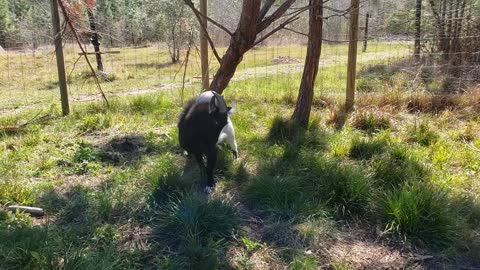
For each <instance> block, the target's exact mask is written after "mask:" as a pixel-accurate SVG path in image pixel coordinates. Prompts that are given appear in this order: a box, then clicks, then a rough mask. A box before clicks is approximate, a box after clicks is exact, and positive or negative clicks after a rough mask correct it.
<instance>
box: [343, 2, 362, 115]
mask: <svg viewBox="0 0 480 270" xmlns="http://www.w3.org/2000/svg"><path fill="white" fill-rule="evenodd" d="M351 6H352V12H351V13H350V31H349V35H348V39H349V46H348V68H347V93H346V94H347V95H346V100H345V112H349V111H351V110H352V109H353V105H354V102H355V79H356V74H357V45H358V44H357V43H358V16H359V13H360V0H352V5H351Z"/></svg>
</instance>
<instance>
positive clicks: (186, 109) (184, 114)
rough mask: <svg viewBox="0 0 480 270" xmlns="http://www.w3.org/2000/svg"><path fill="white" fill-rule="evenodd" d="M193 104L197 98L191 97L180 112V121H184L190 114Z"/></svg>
mask: <svg viewBox="0 0 480 270" xmlns="http://www.w3.org/2000/svg"><path fill="white" fill-rule="evenodd" d="M193 105H195V99H191V100H189V101H187V103H185V105H184V106H183V110H182V112H181V113H180V116H179V118H178V123H182V122H183V121H185V118H186V117H187V115H188V113H189V111H190V109H191V108H192V107H193Z"/></svg>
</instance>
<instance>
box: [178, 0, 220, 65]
mask: <svg viewBox="0 0 480 270" xmlns="http://www.w3.org/2000/svg"><path fill="white" fill-rule="evenodd" d="M184 1H185V4H187V6H189V7H190V8H191V9H192V11H193V13H194V14H195V17H197V20H198V22H199V23H200V27H202V31H204V32H205V36H206V37H207V40H208V43H209V44H210V47H211V48H212V51H213V54H214V55H215V58H217V61H218V62H219V63H221V61H222V58H221V57H220V55H219V54H218V52H217V49H215V45H214V44H213V40H212V38H211V37H210V35H209V34H208V30H207V27H206V25H205V24H204V23H203V21H202V18H201V12H200V11H198V10H197V9H196V8H195V7H194V6H193V3H192V1H191V0H184ZM188 2H190V3H191V4H192V5H190V4H189V3H188Z"/></svg>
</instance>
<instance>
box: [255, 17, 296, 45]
mask: <svg viewBox="0 0 480 270" xmlns="http://www.w3.org/2000/svg"><path fill="white" fill-rule="evenodd" d="M299 18H300V17H292V18H290V19H287V20H286V21H284V22H283V23H281V24H280V25H279V26H277V27H276V28H274V29H273V30H272V31H270V32H269V33H268V34H266V35H265V36H263V37H261V38H260V39H259V40H257V41H256V42H255V43H253V45H252V48H253V47H255V46H256V45H257V44H259V43H260V42H262V41H264V40H265V39H267V38H269V37H270V36H271V35H273V34H275V33H276V32H278V31H280V30H281V29H284V28H285V26H286V25H288V24H290V23H292V22H294V21H296V20H298V19H299Z"/></svg>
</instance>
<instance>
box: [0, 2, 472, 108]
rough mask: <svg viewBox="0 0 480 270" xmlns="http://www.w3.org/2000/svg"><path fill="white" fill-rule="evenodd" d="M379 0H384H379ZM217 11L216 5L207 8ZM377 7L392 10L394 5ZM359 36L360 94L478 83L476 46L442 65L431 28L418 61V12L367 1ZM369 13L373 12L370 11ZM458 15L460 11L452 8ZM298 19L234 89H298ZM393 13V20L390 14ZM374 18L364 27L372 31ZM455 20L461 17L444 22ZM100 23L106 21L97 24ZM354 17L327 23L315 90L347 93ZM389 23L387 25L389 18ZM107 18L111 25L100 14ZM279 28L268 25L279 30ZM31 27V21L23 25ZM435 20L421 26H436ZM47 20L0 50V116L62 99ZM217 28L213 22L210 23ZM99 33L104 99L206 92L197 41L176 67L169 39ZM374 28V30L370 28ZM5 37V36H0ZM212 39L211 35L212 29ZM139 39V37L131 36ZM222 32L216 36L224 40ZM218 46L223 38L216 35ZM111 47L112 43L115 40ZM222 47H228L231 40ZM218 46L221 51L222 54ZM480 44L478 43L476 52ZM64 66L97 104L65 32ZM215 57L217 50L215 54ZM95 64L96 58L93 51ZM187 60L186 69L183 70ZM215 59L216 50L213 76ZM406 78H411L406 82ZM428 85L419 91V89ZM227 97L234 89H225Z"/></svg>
mask: <svg viewBox="0 0 480 270" xmlns="http://www.w3.org/2000/svg"><path fill="white" fill-rule="evenodd" d="M380 5H381V4H380ZM210 8H212V7H210ZM424 9H426V10H427V11H424V15H423V18H422V21H435V19H434V18H433V16H434V15H433V14H431V13H432V12H428V7H427V6H424ZM375 10H384V11H385V10H388V6H383V7H380V8H378V7H377V8H376V9H375ZM360 11H361V12H360V18H361V19H360V29H359V32H360V35H359V39H360V40H359V41H358V43H359V44H358V45H359V46H358V47H359V50H358V61H357V63H358V64H357V65H358V66H357V70H358V75H357V90H358V91H359V92H360V93H361V92H372V91H379V89H381V90H382V91H385V90H388V89H391V88H396V89H397V90H398V89H400V90H405V91H412V90H421V91H430V92H439V91H440V92H441V91H445V90H448V91H457V92H458V91H460V92H461V91H467V90H468V89H470V88H471V87H472V86H475V85H477V86H478V83H479V82H480V66H479V65H478V64H479V63H480V51H478V50H476V49H473V50H472V49H469V50H462V49H464V48H466V47H467V46H466V45H464V47H462V49H461V50H457V51H455V52H453V51H452V52H449V54H450V55H459V56H460V62H459V63H457V64H455V65H454V64H452V62H451V61H440V60H441V58H442V56H443V55H445V52H441V51H438V50H434V46H435V44H434V43H435V42H436V41H438V37H436V36H434V35H432V33H435V31H432V30H430V29H429V30H428V31H426V30H424V33H423V34H422V36H421V39H420V43H421V46H422V47H421V52H422V53H421V56H422V58H421V60H418V59H415V58H414V42H415V40H416V38H415V31H414V29H412V25H414V24H415V17H414V14H415V10H405V11H404V12H403V13H405V14H407V15H404V14H403V13H402V12H400V13H399V12H397V11H395V10H389V12H387V13H380V12H378V11H377V12H375V11H374V10H373V8H371V7H370V3H369V2H368V1H366V2H364V3H363V5H362V7H361V9H360ZM367 14H368V15H367ZM453 14H455V11H454V12H453ZM303 16H304V17H303V20H301V21H302V22H300V23H297V24H295V25H293V26H291V27H289V29H288V30H283V31H280V32H279V33H278V34H275V35H274V36H272V37H271V38H270V39H267V41H265V42H263V43H261V44H259V45H258V46H257V47H255V48H253V49H252V50H251V51H249V52H248V53H247V54H246V55H245V56H244V58H243V61H242V62H241V64H240V65H239V66H238V68H237V71H236V73H235V76H234V77H233V79H232V82H231V84H230V85H231V86H230V87H238V86H241V87H244V88H245V87H247V88H248V87H250V89H251V90H255V91H257V92H259V91H265V92H268V91H282V92H286V93H291V94H292V95H293V94H295V93H296V91H297V89H298V86H299V84H300V79H301V74H302V70H303V66H304V62H305V55H306V41H307V38H306V37H305V33H306V32H307V31H308V29H307V24H306V22H307V14H304V15H303ZM386 18H387V19H386ZM475 18H476V17H475V16H474V15H472V14H468V11H467V12H466V14H465V15H464V18H462V19H463V20H464V21H465V22H464V29H462V33H463V34H462V36H460V37H458V39H460V40H462V41H463V43H464V44H470V43H472V44H473V43H475V42H479V41H480V36H479V35H477V34H478V33H479V31H477V30H478V29H476V28H475V27H478V25H477V24H476V23H477V22H478V21H476V19H475ZM367 19H368V31H366V29H365V28H366V27H367ZM449 20H450V21H452V25H453V24H454V22H453V20H457V21H458V20H459V18H458V16H457V17H456V18H450V19H448V18H447V19H446V21H447V24H448V21H449ZM99 21H100V20H99ZM348 22H349V17H348V14H346V15H345V16H331V17H330V18H328V20H326V21H325V24H324V43H323V48H322V56H321V60H320V68H319V75H318V80H317V87H316V93H317V94H318V95H337V96H341V95H343V94H344V92H345V85H346V74H347V69H346V64H347V60H348V58H347V52H348V42H349V40H348V25H349V23H348ZM385 22H388V25H386V24H385ZM102 23H104V24H105V23H107V24H108V22H105V21H104V20H103V21H102ZM278 25H279V24H278V23H277V24H276V25H275V24H274V25H272V28H275V27H276V26H278ZM26 27H28V26H26ZM432 27H433V26H431V24H428V25H427V26H424V28H425V29H426V28H432ZM50 28H51V27H50V25H49V22H48V21H46V22H45V23H44V25H36V26H35V28H31V29H29V31H26V33H25V34H23V38H18V37H17V38H16V39H14V40H9V42H8V43H4V44H5V45H4V48H1V49H0V65H1V66H2V67H3V68H2V69H0V113H1V114H11V113H20V112H22V111H23V110H24V109H26V108H32V107H37V108H40V109H45V108H49V107H50V106H51V105H52V104H56V103H59V100H60V97H59V91H58V77H57V67H56V59H55V51H54V47H53V45H49V44H51V43H53V37H52V35H51V34H48V33H50V32H51V30H50ZM211 28H213V27H211ZM99 32H100V37H101V40H102V44H101V51H102V60H103V66H104V71H103V72H99V73H97V75H98V76H99V77H100V79H101V86H102V88H103V89H104V91H105V92H106V93H107V97H113V96H127V95H140V94H146V93H157V92H162V91H172V92H173V93H178V95H179V96H180V92H181V89H183V88H185V89H186V91H192V92H199V91H201V68H200V56H199V49H198V47H197V44H196V42H194V43H193V44H192V46H190V49H189V50H190V53H189V59H188V62H186V60H185V56H186V48H182V49H181V50H180V59H179V61H178V62H177V63H172V56H171V51H172V49H171V48H170V49H169V46H168V44H167V43H168V42H165V39H164V38H158V40H154V39H150V40H147V41H141V42H138V41H137V42H129V41H128V36H129V35H130V36H134V34H133V33H129V29H123V30H122V36H123V38H119V37H115V36H112V35H111V34H109V33H107V32H101V31H99ZM367 32H368V33H367ZM88 34H89V32H88V31H84V32H82V35H81V37H82V41H83V43H84V47H85V48H87V51H88V52H89V53H92V52H93V47H92V46H91V44H90V41H89V36H88ZM2 35H3V36H5V35H6V34H5V33H4V34H2V33H0V36H2ZM214 36H215V35H214ZM133 39H135V38H133ZM221 39H222V38H221V35H218V37H217V40H221ZM218 43H222V42H221V41H219V42H218ZM112 45H113V46H112ZM225 45H228V43H227V44H225ZM225 49H226V48H225V47H222V46H220V47H219V48H218V50H219V52H220V53H222V52H224V51H225ZM479 49H480V48H479ZM64 51H65V63H66V72H67V75H68V78H67V79H68V89H69V96H70V100H71V101H72V102H73V103H76V102H84V101H92V100H99V99H100V96H99V93H98V89H97V87H96V85H95V83H94V80H93V77H92V74H91V72H90V71H89V69H88V66H87V64H86V63H85V60H84V59H83V58H82V55H80V49H79V48H78V45H76V44H75V43H74V40H73V39H72V37H71V35H69V34H68V33H66V35H65V44H64ZM210 55H211V54H210ZM88 57H89V59H90V60H91V62H92V63H95V55H88ZM185 65H186V68H185ZM218 67H219V64H218V63H217V62H216V59H215V58H214V57H213V56H210V75H211V76H213V74H214V73H215V71H216V69H217V68H218ZM402 76H403V77H405V76H407V77H408V79H405V78H403V79H402ZM420 84H421V85H422V87H419V85H420ZM227 93H228V91H227Z"/></svg>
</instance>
